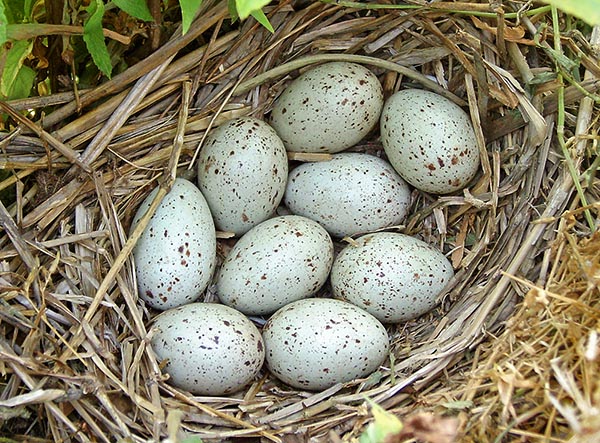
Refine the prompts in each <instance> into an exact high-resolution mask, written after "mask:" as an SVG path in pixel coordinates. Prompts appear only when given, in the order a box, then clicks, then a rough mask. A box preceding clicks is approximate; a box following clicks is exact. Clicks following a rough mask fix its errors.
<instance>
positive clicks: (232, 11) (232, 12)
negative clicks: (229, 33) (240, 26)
mask: <svg viewBox="0 0 600 443" xmlns="http://www.w3.org/2000/svg"><path fill="white" fill-rule="evenodd" d="M227 9H229V17H230V18H231V23H235V22H236V21H237V20H238V18H239V16H238V13H237V9H236V6H235V0H227Z"/></svg>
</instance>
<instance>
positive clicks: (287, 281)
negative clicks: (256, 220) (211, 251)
mask: <svg viewBox="0 0 600 443" xmlns="http://www.w3.org/2000/svg"><path fill="white" fill-rule="evenodd" d="M332 262H333V242H332V241H331V237H329V234H327V231H325V229H323V227H321V226H320V225H319V224H318V223H316V222H314V221H312V220H309V219H307V218H304V217H300V216H296V215H286V216H281V217H275V218H272V219H270V220H267V221H264V222H262V223H261V224H259V225H258V226H256V227H254V228H252V229H251V230H250V231H248V232H247V233H246V234H245V235H244V236H243V237H242V238H240V239H239V240H238V242H237V243H236V244H235V246H234V247H233V248H232V249H231V251H230V252H229V254H228V255H227V257H226V258H225V260H224V262H223V265H222V266H221V269H220V271H219V274H218V278H217V295H218V297H219V299H220V300H221V302H222V303H224V304H226V305H228V306H231V307H233V308H235V309H237V310H239V311H241V312H243V313H245V314H247V315H264V314H270V313H272V312H275V311H276V310H277V309H279V308H280V307H282V306H284V305H286V304H287V303H290V302H292V301H295V300H299V299H301V298H306V297H310V296H311V295H313V294H314V293H315V292H317V291H318V290H319V288H321V286H323V284H324V283H325V281H326V280H327V276H328V275H329V271H330V269H331V264H332Z"/></svg>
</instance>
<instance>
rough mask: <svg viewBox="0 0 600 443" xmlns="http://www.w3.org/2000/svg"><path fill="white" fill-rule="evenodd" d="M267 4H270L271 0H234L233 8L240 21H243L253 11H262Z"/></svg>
mask: <svg viewBox="0 0 600 443" xmlns="http://www.w3.org/2000/svg"><path fill="white" fill-rule="evenodd" d="M269 3H271V0H235V7H236V9H237V13H238V15H239V17H240V19H242V20H244V19H246V18H248V17H249V16H250V15H252V13H253V12H254V11H260V10H262V8H263V7H264V6H267V5H268V4H269ZM265 27H266V26H265ZM267 29H269V28H267Z"/></svg>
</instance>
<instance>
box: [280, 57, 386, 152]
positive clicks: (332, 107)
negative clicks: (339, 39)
mask: <svg viewBox="0 0 600 443" xmlns="http://www.w3.org/2000/svg"><path fill="white" fill-rule="evenodd" d="M382 107H383V88H382V87H381V83H379V80H378V79H377V77H376V76H375V74H373V73H372V72H371V71H369V70H368V69H367V68H365V67H364V66H361V65H358V64H355V63H346V62H330V63H324V64H322V65H319V66H316V67H314V68H311V69H310V70H308V71H306V72H305V73H303V74H302V75H300V76H299V77H298V78H297V79H295V80H294V81H293V82H291V83H290V85H289V86H288V87H287V88H286V89H285V90H284V91H283V92H282V93H281V95H280V96H279V98H278V99H277V100H276V102H275V103H274V105H273V110H272V112H271V120H270V121H271V125H272V126H273V128H275V130H276V131H277V133H278V134H279V136H280V137H281V139H282V140H283V143H284V144H285V147H286V148H287V150H288V151H294V152H329V153H335V152H339V151H342V150H344V149H347V148H349V147H351V146H354V145H355V144H357V143H358V142H359V141H361V140H362V139H363V138H364V137H365V136H366V135H367V134H368V133H369V131H370V130H371V129H373V127H374V126H375V125H376V124H377V121H378V119H379V115H380V114H381V108H382Z"/></svg>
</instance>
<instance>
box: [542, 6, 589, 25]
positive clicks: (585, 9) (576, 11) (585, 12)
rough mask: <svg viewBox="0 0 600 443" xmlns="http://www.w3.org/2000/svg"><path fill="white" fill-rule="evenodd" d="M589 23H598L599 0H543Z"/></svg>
mask: <svg viewBox="0 0 600 443" xmlns="http://www.w3.org/2000/svg"><path fill="white" fill-rule="evenodd" d="M544 2H545V3H548V4H551V5H554V6H556V7H557V8H558V9H561V10H562V11H564V12H566V13H567V14H571V15H574V16H575V17H577V18H580V19H581V20H583V21H584V22H586V23H588V24H590V25H592V26H593V25H600V0H576V1H575V0H544Z"/></svg>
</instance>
